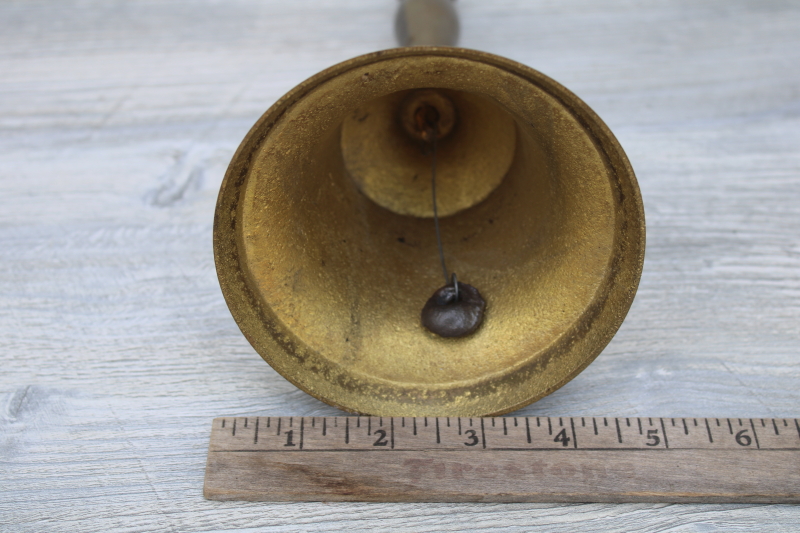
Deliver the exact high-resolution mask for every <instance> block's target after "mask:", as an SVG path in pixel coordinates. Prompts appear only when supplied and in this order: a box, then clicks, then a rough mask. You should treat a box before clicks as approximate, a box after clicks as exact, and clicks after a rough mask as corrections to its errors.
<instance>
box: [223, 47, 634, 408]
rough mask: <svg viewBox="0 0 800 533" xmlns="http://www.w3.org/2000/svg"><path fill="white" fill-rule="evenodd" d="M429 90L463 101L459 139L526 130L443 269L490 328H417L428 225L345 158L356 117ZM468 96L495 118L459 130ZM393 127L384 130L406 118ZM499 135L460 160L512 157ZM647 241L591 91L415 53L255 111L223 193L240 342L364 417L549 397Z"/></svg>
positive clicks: (447, 222) (605, 335) (451, 233)
mask: <svg viewBox="0 0 800 533" xmlns="http://www.w3.org/2000/svg"><path fill="white" fill-rule="evenodd" d="M423 88H435V89H437V90H441V91H443V92H446V93H447V94H448V95H451V96H452V98H453V101H454V103H455V104H456V111H457V113H458V114H459V117H458V122H457V124H456V126H455V127H454V130H453V132H452V134H451V135H450V136H449V139H452V140H455V139H456V138H458V135H459V130H460V129H461V128H464V129H467V128H469V130H470V131H473V130H474V131H475V132H481V131H483V130H489V131H492V132H494V131H495V129H496V128H497V122H503V121H504V120H506V118H505V117H510V119H511V120H513V125H514V129H515V133H514V136H513V139H514V142H515V146H514V147H513V150H511V152H510V153H511V154H512V155H511V162H510V164H509V167H508V171H507V173H505V176H501V179H500V181H499V182H498V183H497V184H494V185H491V186H490V187H489V193H488V197H486V198H485V199H484V200H483V201H479V203H477V204H475V205H472V204H469V205H468V207H467V208H461V209H458V208H456V209H453V210H451V211H450V212H455V214H453V215H452V216H449V217H446V218H444V219H442V221H441V225H442V237H443V242H444V248H445V251H446V254H447V259H448V264H449V266H450V268H451V269H452V270H454V271H456V272H457V273H458V277H459V280H461V281H463V282H465V283H469V284H471V285H474V286H475V287H477V288H478V289H479V290H480V292H481V294H482V295H483V297H484V298H485V300H486V302H487V306H486V314H485V318H484V321H483V324H482V325H481V326H480V328H479V329H478V330H477V332H475V333H474V334H473V335H471V336H469V337H466V338H460V339H446V338H441V337H438V336H436V335H434V334H432V333H430V332H428V331H426V330H425V328H423V326H422V325H421V324H420V318H419V317H420V309H421V308H422V306H423V305H424V304H425V302H426V301H427V299H428V298H429V297H430V295H431V294H432V292H433V291H434V290H436V288H438V287H439V286H441V283H442V280H441V269H440V265H439V262H438V260H437V251H436V239H435V235H434V231H433V224H432V221H431V220H430V219H428V218H420V217H415V216H409V215H404V214H400V213H401V212H404V211H403V210H402V209H399V208H392V209H387V208H385V207H382V206H381V205H379V204H378V203H376V201H377V199H376V201H373V200H372V199H370V198H369V197H368V195H365V194H364V193H362V192H361V190H360V189H359V183H357V181H356V180H354V179H353V177H352V176H351V173H350V172H349V171H348V165H347V163H346V160H345V158H346V157H347V153H348V147H347V144H348V143H349V142H350V140H347V139H348V138H349V137H347V135H345V133H346V132H347V130H348V128H349V127H350V126H351V125H352V124H350V122H349V121H351V120H352V119H353V117H357V116H358V115H357V111H358V110H360V109H365V108H370V106H372V105H377V104H376V102H377V103H381V105H383V102H384V101H394V100H392V99H393V98H397V99H398V100H399V101H402V95H404V94H406V93H404V92H405V91H410V90H414V89H423ZM461 101H474V102H480V105H481V106H487V109H494V110H495V111H496V114H494V115H493V114H491V113H490V114H488V115H486V113H485V112H484V113H483V114H479V115H480V116H482V117H486V116H488V117H489V118H485V119H484V120H486V121H487V122H486V123H485V124H467V123H466V121H467V117H468V116H470V114H469V113H461V111H460V110H459V109H458V107H459V103H460V102H461ZM398 113H399V111H398ZM476 116H478V115H476ZM495 119H496V120H495ZM385 127H386V132H385V136H386V137H391V136H392V135H394V133H392V131H391V128H400V129H402V124H401V123H400V121H399V119H398V121H397V122H395V123H391V124H389V123H386V124H385ZM371 135H372V136H374V137H379V136H381V135H382V134H381V132H380V131H379V130H375V131H373V132H372V133H371ZM475 135H479V133H475ZM498 135H500V134H499V133H498ZM487 143H488V144H487V146H485V147H481V146H476V147H475V148H474V149H471V151H470V152H469V153H465V154H464V155H463V156H459V157H453V158H452V159H451V163H452V164H453V165H455V166H458V165H459V164H462V163H463V158H473V159H475V160H476V161H478V162H479V163H478V164H479V166H480V165H484V166H485V168H493V167H492V164H494V163H492V161H496V160H498V159H502V158H503V157H508V156H507V155H504V154H507V153H508V152H509V150H508V149H507V148H506V149H503V148H498V149H497V150H499V154H498V153H497V152H496V151H495V150H493V149H491V148H492V146H493V145H492V144H491V142H490V140H487ZM478 144H480V143H478ZM343 147H344V150H343ZM453 150H454V152H455V151H457V148H456V147H454V148H453ZM443 151H444V148H443ZM407 153H408V154H409V157H410V158H413V157H416V156H413V155H411V154H412V150H409V151H408V152H407ZM363 157H368V154H365V155H364V156H363ZM387 157H389V159H387V166H392V165H400V164H401V163H397V160H396V159H392V158H391V157H392V156H391V155H387ZM462 157H463V158H462ZM422 159H424V158H422ZM446 161H447V158H445V157H444V156H443V158H442V162H441V165H442V167H443V168H445V165H447V163H446ZM370 164H371V165H377V164H378V162H377V161H373V162H370ZM390 170H391V169H390ZM443 172H444V170H443ZM465 172H467V170H465ZM486 174H487V175H486V179H487V180H492V179H496V176H492V175H491V173H490V172H488V171H487V173H486ZM418 179H423V177H422V176H420V178H418ZM454 179H455V178H454ZM478 179H479V176H478V175H475V174H470V173H468V172H467V173H466V174H465V180H468V181H471V180H478ZM360 185H362V186H363V183H362V184H360ZM392 186H396V183H395V184H393V185H392ZM444 196H445V197H446V196H447V195H444ZM478 196H480V195H478ZM373 198H374V196H373ZM420 201H421V202H422V200H420ZM442 201H443V202H445V201H446V200H445V199H444V198H443V200H442ZM448 201H449V200H448ZM404 205H409V204H408V203H406V204H404ZM426 205H428V206H429V203H428V204H426ZM456 211H457V212H456ZM418 214H422V215H425V214H427V212H426V211H425V210H424V208H423V212H420V213H418ZM644 236H645V231H644V213H643V209H642V202H641V197H640V194H639V189H638V186H637V183H636V179H635V177H634V174H633V171H632V169H631V167H630V164H629V163H628V160H627V158H626V157H625V154H624V153H623V151H622V148H621V147H620V146H619V144H618V143H617V141H616V140H615V139H614V137H613V135H612V134H611V132H610V131H609V130H608V128H607V127H606V126H605V125H604V124H603V123H602V122H601V121H600V119H599V118H598V117H597V116H596V115H595V114H594V113H593V112H592V111H591V110H590V109H589V108H588V106H586V104H584V103H583V102H582V101H581V100H580V99H578V98H577V97H576V96H575V95H573V94H572V93H570V92H569V91H567V90H566V89H564V88H563V87H562V86H560V85H559V84H557V83H556V82H554V81H553V80H551V79H549V78H547V77H546V76H544V75H542V74H540V73H539V72H536V71H534V70H532V69H530V68H527V67H525V66H523V65H520V64H518V63H515V62H512V61H509V60H507V59H503V58H500V57H497V56H493V55H490V54H485V53H481V52H476V51H472V50H464V49H458V48H434V47H414V48H401V49H396V50H390V51H385V52H378V53H373V54H368V55H365V56H361V57H358V58H355V59H352V60H350V61H347V62H344V63H341V64H339V65H336V66H334V67H332V68H330V69H328V70H325V71H323V72H321V73H320V74H317V75H316V76H314V77H312V78H311V79H309V80H307V81H306V82H304V83H302V84H300V85H299V86H298V87H296V88H295V89H293V90H292V91H291V92H290V93H288V94H287V95H286V96H284V97H283V98H282V99H281V100H279V101H278V102H277V103H276V104H275V105H274V106H273V107H272V108H270V109H269V110H268V111H267V112H266V113H265V114H264V115H263V116H262V117H261V119H260V120H259V121H258V122H257V123H256V125H255V126H254V127H253V128H252V130H251V131H250V133H249V134H248V135H247V137H246V138H245V140H244V141H243V142H242V144H241V146H240V147H239V149H238V151H237V152H236V154H235V156H234V158H233V161H232V162H231V164H230V167H229V169H228V172H227V174H226V176H225V180H224V182H223V184H222V188H221V190H220V195H219V199H218V203H217V211H216V215H215V223H214V252H215V258H216V262H217V272H218V275H219V279H220V284H221V286H222V290H223V293H224V295H225V298H226V301H227V303H228V306H229V307H230V310H231V312H232V314H233V316H234V318H235V319H236V321H237V323H238V324H239V326H240V328H241V329H242V331H243V332H244V334H245V336H246V337H247V338H248V340H249V341H250V342H251V344H252V345H253V346H254V347H255V349H256V350H257V351H258V352H259V353H260V354H261V355H262V357H263V358H264V359H265V360H266V361H267V362H268V363H269V364H271V365H272V366H273V367H274V368H275V369H276V370H277V371H278V372H280V373H281V374H282V375H283V376H284V377H286V378H287V379H288V380H289V381H291V382H292V383H294V384H295V385H297V386H298V387H300V388H301V389H303V390H304V391H306V392H308V393H309V394H312V395H313V396H315V397H317V398H319V399H321V400H323V401H325V402H327V403H330V404H332V405H335V406H338V407H341V408H343V409H345V410H348V411H352V412H358V413H368V414H374V415H396V416H429V415H447V416H459V415H460V416H463V415H472V416H475V415H488V414H499V413H505V412H508V411H511V410H514V409H516V408H519V407H522V406H524V405H526V404H528V403H530V402H533V401H535V400H537V399H539V398H541V397H542V396H545V395H546V394H549V393H551V392H553V391H554V390H556V389H557V388H559V387H560V386H562V385H563V384H564V383H566V382H567V381H569V380H570V379H572V377H574V376H575V375H576V374H577V373H579V372H580V371H581V370H583V368H585V367H586V365H588V364H589V363H590V362H591V361H592V360H593V359H594V358H595V357H596V356H597V354H599V353H600V351H601V350H602V349H603V348H604V347H605V346H606V344H607V343H608V342H609V341H610V339H611V337H612V336H613V335H614V333H615V332H616V330H617V328H618V327H619V325H620V324H621V323H622V320H623V319H624V317H625V314H626V313H627V311H628V309H629V307H630V304H631V302H632V300H633V297H634V294H635V292H636V288H637V285H638V281H639V277H640V275H641V270H642V261H643V257H644Z"/></svg>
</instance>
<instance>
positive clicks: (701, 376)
mask: <svg viewBox="0 0 800 533" xmlns="http://www.w3.org/2000/svg"><path fill="white" fill-rule="evenodd" d="M395 7H396V6H395V3H394V2H391V1H388V0H374V1H369V2H368V1H366V0H362V1H355V0H351V1H345V0H335V1H334V0H313V1H312V0H302V1H295V2H279V1H277V0H228V1H225V2H221V1H214V0H196V1H191V2H189V1H177V0H150V1H146V0H140V1H114V0H107V1H103V2H100V1H95V0H63V1H56V0H25V1H22V0H5V1H3V2H2V3H0V361H1V362H2V373H0V401H1V402H2V403H0V530H3V531H13V532H34V531H35V532H39V531H59V532H61V531H64V532H77V531H82V532H108V531H114V532H117V531H119V532H136V531H153V530H163V531H175V532H183V531H198V532H199V531H238V532H244V531H256V530H259V531H261V530H270V531H339V530H350V531H364V530H394V531H491V530H504V531H565V532H566V531H570V532H573V531H647V532H654V531H698V532H706V531H758V530H766V529H768V530H770V531H797V529H798V527H800V526H798V524H800V508H798V507H795V506H779V505H656V504H635V505H634V504H629V505H611V504H591V505H590V504H574V505H542V504H366V503H365V504H352V503H350V504H319V503H295V504H264V503H244V502H239V503H237V502H211V501H206V500H204V499H203V497H202V485H203V471H204V467H205V458H206V450H207V446H208V437H209V432H210V423H211V419H212V418H213V417H214V416H220V415H242V416H250V415H261V416H267V415H273V416H274V415H295V416H300V415H303V416H311V415H323V414H325V415H337V414H341V413H340V412H338V411H337V410H335V409H333V408H331V407H328V406H326V405H324V404H322V403H320V402H318V401H317V400H314V399H313V398H311V397H309V396H307V395H305V394H304V393H302V392H300V391H298V390H296V389H295V388H294V387H293V386H291V385H290V384H288V383H287V382H286V381H284V380H283V379H282V378H281V377H280V376H278V375H277V374H276V373H275V372H274V371H272V370H271V368H270V367H269V366H268V365H266V364H265V363H264V362H263V361H262V360H261V359H260V357H259V356H258V355H256V354H255V352H254V351H253V350H252V348H251V347H250V346H249V345H248V343H247V341H246V340H245V339H244V337H242V335H241V334H240V332H239V330H238V328H237V327H236V325H235V323H234V322H233V319H232V318H231V316H230V314H229V312H228V310H227V308H226V306H225V303H224V302H223V299H222V296H221V293H220V290H219V287H218V285H217V281H216V275H215V271H214V265H213V260H212V254H211V224H212V216H213V211H214V203H215V199H216V193H217V190H218V187H219V183H220V181H221V179H222V175H223V173H224V169H225V166H226V164H227V162H228V160H229V158H230V157H231V155H232V154H233V151H234V150H235V148H236V146H237V145H238V143H239V141H240V140H241V139H242V137H243V136H244V134H245V133H246V132H247V130H248V129H249V127H250V126H251V125H252V124H253V122H255V120H256V119H257V117H258V116H259V115H260V114H261V113H262V112H263V111H264V110H266V108H267V107H269V106H270V105H271V104H272V103H273V102H274V101H275V100H276V99H277V98H278V97H279V96H281V95H282V94H283V93H284V92H286V91H287V90H288V89H290V88H291V87H292V86H294V85H295V84H297V83H299V82H300V81H302V80H303V79H305V78H306V77H308V76H310V75H312V74H314V73H316V72H317V71H319V70H321V69H323V68H325V67H327V66H329V65H331V64H333V63H336V62H338V61H341V60H345V59H348V58H350V57H352V56H355V55H358V54H361V53H366V52H370V51H373V50H376V49H382V48H388V47H391V46H393V44H394V43H393V41H392V31H391V24H392V22H391V21H392V15H393V11H394V9H395ZM459 9H460V13H461V20H462V36H463V38H462V44H463V45H464V46H466V47H470V48H477V49H481V50H485V51H488V52H494V53H498V54H501V55H505V56H507V57H510V58H512V59H515V60H518V61H521V62H523V63H525V64H527V65H530V66H532V67H534V68H537V69H539V70H541V71H543V72H544V73H546V74H548V75H550V76H552V77H553V78H555V79H557V80H559V81H560V82H562V83H564V84H565V85H566V86H567V87H569V88H570V89H572V90H573V91H574V92H576V93H577V94H578V95H579V96H581V97H582V98H583V99H585V100H586V101H587V103H589V105H591V106H592V107H593V108H594V109H595V110H596V111H597V112H598V114H599V115H600V116H601V117H602V118H603V119H604V120H605V121H606V122H607V123H608V125H609V126H610V127H611V129H612V130H613V131H614V132H615V134H616V135H617V136H618V138H619V139H620V141H621V143H622V145H623V146H624V147H625V149H626V151H627V153H628V155H629V156H630V159H631V161H632V163H633V166H634V168H635V170H636V171H637V174H638V177H639V180H640V185H641V188H642V193H643V196H644V201H645V207H646V213H647V221H648V248H647V260H646V264H645V272H644V276H643V279H642V284H641V288H640V291H639V294H638V296H637V299H636V301H635V303H634V305H633V308H632V309H631V312H630V314H629V316H628V319H627V320H626V322H625V324H624V325H623V326H622V329H621V330H620V332H619V334H618V335H617V336H616V337H615V339H614V340H613V341H612V342H611V344H610V345H609V346H608V348H607V349H606V350H605V352H604V353H603V354H602V355H601V356H600V357H599V358H598V359H597V361H596V362H595V363H593V364H592V365H591V366H589V367H588V368H587V369H586V370H585V371H584V372H583V373H582V374H581V375H580V376H578V377H577V378H576V379H575V380H573V381H572V382H570V383H569V384H568V385H566V386H565V387H564V388H562V389H561V390H559V391H557V392H556V393H555V394H553V395H551V396H550V397H548V398H545V399H543V400H541V401H540V402H538V403H536V404H534V405H532V406H529V407H528V408H525V409H523V410H521V411H520V412H519V413H518V414H525V415H573V416H581V415H586V416H591V415H601V416H602V415H620V416H636V415H640V416H682V415H697V416H706V415H714V416H742V417H750V416H755V417H795V416H798V411H799V410H798V406H800V387H799V386H798V385H800V68H798V65H800V3H798V2H796V1H790V0H786V1H781V0H708V1H706V2H689V1H684V0H654V1H652V2H639V1H632V0H617V1H611V0H592V1H589V0H559V1H554V0H541V1H538V0H537V1H524V0H517V1H511V0H498V1H496V2H491V3H490V2H480V1H478V0H460V1H459Z"/></svg>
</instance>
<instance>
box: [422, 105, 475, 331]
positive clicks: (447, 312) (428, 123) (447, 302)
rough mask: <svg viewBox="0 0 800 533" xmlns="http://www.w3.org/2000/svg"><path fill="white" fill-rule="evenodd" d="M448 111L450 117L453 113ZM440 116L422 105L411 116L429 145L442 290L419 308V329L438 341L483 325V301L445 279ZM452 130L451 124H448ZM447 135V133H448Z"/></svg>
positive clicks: (469, 289)
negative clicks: (439, 182) (438, 150)
mask: <svg viewBox="0 0 800 533" xmlns="http://www.w3.org/2000/svg"><path fill="white" fill-rule="evenodd" d="M448 111H450V113H451V115H452V110H448ZM440 116H441V114H440V113H439V111H438V110H437V109H436V107H434V106H433V105H430V104H428V103H424V104H422V105H420V106H419V107H418V108H417V109H416V110H415V112H414V114H413V119H414V120H413V123H412V124H413V127H414V129H415V130H416V133H417V135H418V136H419V137H420V138H422V139H423V140H425V141H426V142H429V143H430V145H431V195H432V198H433V223H434V227H435V228H436V244H437V246H438V249H439V260H440V261H441V263H442V273H443V274H444V282H445V285H444V287H442V288H440V289H439V290H437V291H436V292H435V293H433V296H431V297H430V298H429V299H428V301H427V302H426V303H425V306H424V307H423V308H422V325H423V326H425V327H426V328H427V329H428V330H430V331H431V332H433V333H435V334H437V335H439V336H441V337H465V336H467V335H470V334H471V333H473V332H475V330H477V329H478V326H480V325H481V322H482V321H483V313H484V311H485V309H486V301H485V300H484V299H483V297H482V296H481V294H480V293H479V292H478V289H476V288H475V287H473V286H472V285H468V284H466V283H461V282H459V281H458V277H457V276H456V273H455V272H453V273H452V274H451V275H449V276H448V270H447V265H446V263H445V259H444V247H443V246H442V233H441V230H440V228H439V212H438V209H437V205H436V141H437V138H438V137H439V135H440V133H441V132H440V123H439V119H440ZM451 127H452V122H451ZM448 131H449V130H448Z"/></svg>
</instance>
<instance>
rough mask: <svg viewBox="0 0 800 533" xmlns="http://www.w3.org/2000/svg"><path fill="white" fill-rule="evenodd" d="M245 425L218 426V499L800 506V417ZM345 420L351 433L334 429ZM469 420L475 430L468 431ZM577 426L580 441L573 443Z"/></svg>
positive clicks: (211, 457) (212, 459) (210, 476)
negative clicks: (555, 430) (567, 440)
mask: <svg viewBox="0 0 800 533" xmlns="http://www.w3.org/2000/svg"><path fill="white" fill-rule="evenodd" d="M245 418H246V417H225V418H217V419H215V420H214V421H213V422H212V424H211V429H212V430H211V438H210V442H209V452H208V463H207V468H206V479H205V487H204V494H205V496H206V497H207V498H209V499H215V500H250V501H398V502H399V501H417V502H427V501H430V502H466V501H494V502H665V503H668V502H720V503H721V502H740V503H800V470H798V469H797V464H800V419H796V418H795V419H792V418H788V419H774V418H758V419H757V418H741V419H740V418H727V419H726V418H722V419H715V418H691V417H687V418H685V419H681V418H677V419H676V418H672V419H665V418H663V417H662V418H657V417H652V418H647V417H643V418H636V417H628V418H623V419H624V420H625V422H626V423H625V424H621V423H620V422H621V420H620V418H619V417H618V418H613V421H614V424H613V425H612V424H609V423H608V422H610V420H608V419H607V418H606V419H604V422H605V424H602V425H601V424H598V423H597V422H598V418H600V419H601V420H602V417H591V424H589V420H587V418H589V417H580V423H576V418H575V417H547V418H548V424H547V428H545V427H544V424H543V422H544V420H540V424H539V426H538V427H539V429H537V426H536V425H534V424H532V422H533V421H534V420H533V418H534V417H522V418H523V419H524V420H522V419H519V417H517V419H514V418H513V417H508V418H511V419H512V420H513V421H514V422H516V423H515V424H508V422H509V420H508V419H505V420H503V427H502V428H501V427H500V424H499V423H498V424H496V426H497V427H496V429H493V428H492V427H491V421H492V419H491V418H488V419H484V418H477V419H474V420H473V419H463V420H462V418H461V417H457V418H456V420H455V421H453V420H451V421H450V427H449V428H448V427H447V425H446V419H444V418H442V419H440V418H438V417H434V420H433V421H431V422H432V423H431V424H430V426H431V427H430V428H429V429H428V428H426V429H425V430H424V431H418V432H414V433H413V434H412V431H413V430H414V429H416V424H417V422H423V419H420V420H417V418H414V417H411V420H406V419H405V418H408V417H403V418H401V417H397V418H396V419H395V418H393V417H384V418H383V420H381V419H380V418H379V417H375V422H376V423H377V424H378V426H375V430H374V431H372V427H371V424H370V422H369V421H368V422H367V424H364V425H363V426H360V424H359V423H358V422H359V419H358V418H357V417H356V418H355V419H354V422H355V424H352V427H351V424H350V418H351V417H322V420H321V424H320V425H319V426H318V425H317V424H316V420H315V418H314V417H311V418H310V419H308V420H307V419H306V418H307V417H298V418H299V421H298V426H294V420H293V418H294V417H275V419H276V420H275V424H273V420H272V417H263V418H264V419H262V418H261V417H254V418H255V420H254V421H253V420H249V417H248V420H247V424H246V425H245ZM339 418H344V421H343V425H344V427H343V428H341V429H338V430H334V429H333V428H334V427H339V426H338V419H339ZM504 418H505V417H504ZM329 420H330V421H331V422H332V423H331V424H328V422H329ZM467 420H469V421H470V422H471V424H470V425H472V426H473V427H474V429H470V430H469V431H468V432H467V433H466V434H465V428H464V427H463V426H464V423H465V422H467ZM667 420H670V421H675V422H676V423H675V426H673V425H671V424H669V423H667ZM756 420H759V421H761V423H762V424H761V425H762V430H761V432H760V433H759V430H758V427H757V424H756V423H755V422H756ZM487 421H488V422H490V423H489V424H488V425H487V424H486V422H487ZM523 421H524V427H523ZM554 421H558V423H559V426H557V427H558V430H559V435H558V440H557V441H553V432H552V425H553V422H554ZM690 421H691V423H690ZM497 422H500V421H499V420H498V421H497ZM714 422H719V424H718V425H716V424H714ZM780 422H782V423H783V427H784V428H786V429H787V430H785V431H781V429H780V427H779V426H781V424H780ZM628 423H630V426H628ZM792 423H793V424H792ZM640 424H641V427H642V435H641V437H635V435H636V433H637V432H638V429H639V427H640ZM287 425H288V426H289V427H286V426H287ZM478 425H479V426H480V428H478V427H477V426H478ZM644 425H647V431H645V427H644ZM792 425H794V428H792V427H791V426H792ZM273 426H275V427H274V428H273ZM359 426H360V427H359ZM434 426H435V427H434ZM659 426H660V428H659ZM703 426H705V427H704V428H703ZM725 426H728V427H727V428H726V427H725ZM734 426H736V428H735V429H736V431H732V430H733V429H734ZM267 427H270V428H273V429H271V430H269V431H267V430H265V428H267ZM378 427H380V428H381V429H378ZM457 427H458V428H457ZM667 427H669V428H670V431H667ZM234 428H235V429H234ZM284 428H285V430H284ZM289 428H292V429H289ZM312 428H313V429H312ZM656 428H659V429H660V431H661V432H662V435H661V439H662V442H663V444H661V443H656V442H655V439H654V438H653V437H655V436H656V435H658V434H657V433H656V431H658V430H657V429H656ZM694 428H696V429H697V431H695V430H694ZM458 429H460V430H461V431H460V434H459V435H457V433H459V432H458ZM725 429H728V433H727V434H726V433H725V432H724V430H725ZM273 430H277V431H275V432H273ZM687 430H688V431H687ZM795 430H796V431H795ZM339 431H341V433H339ZM477 431H480V435H476V436H472V435H473V433H475V434H477ZM292 432H293V433H292ZM434 432H435V433H436V435H435V438H434ZM562 432H564V433H562ZM569 432H571V433H572V435H571V436H570V437H571V439H572V446H569V445H567V446H564V445H563V444H564V442H565V436H566V435H567V434H568V433H569ZM715 432H716V433H715ZM751 432H752V435H749V434H750V433H751ZM623 433H625V434H624V435H623ZM579 434H580V438H578V437H579ZM748 435H749V436H748ZM340 439H341V440H340ZM751 439H752V440H751ZM478 444H480V445H478ZM659 444H661V445H659ZM394 452H397V453H394ZM377 454H380V455H377ZM476 454H480V455H476ZM676 466H677V468H676ZM275 479H281V480H283V481H282V482H281V483H275Z"/></svg>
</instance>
